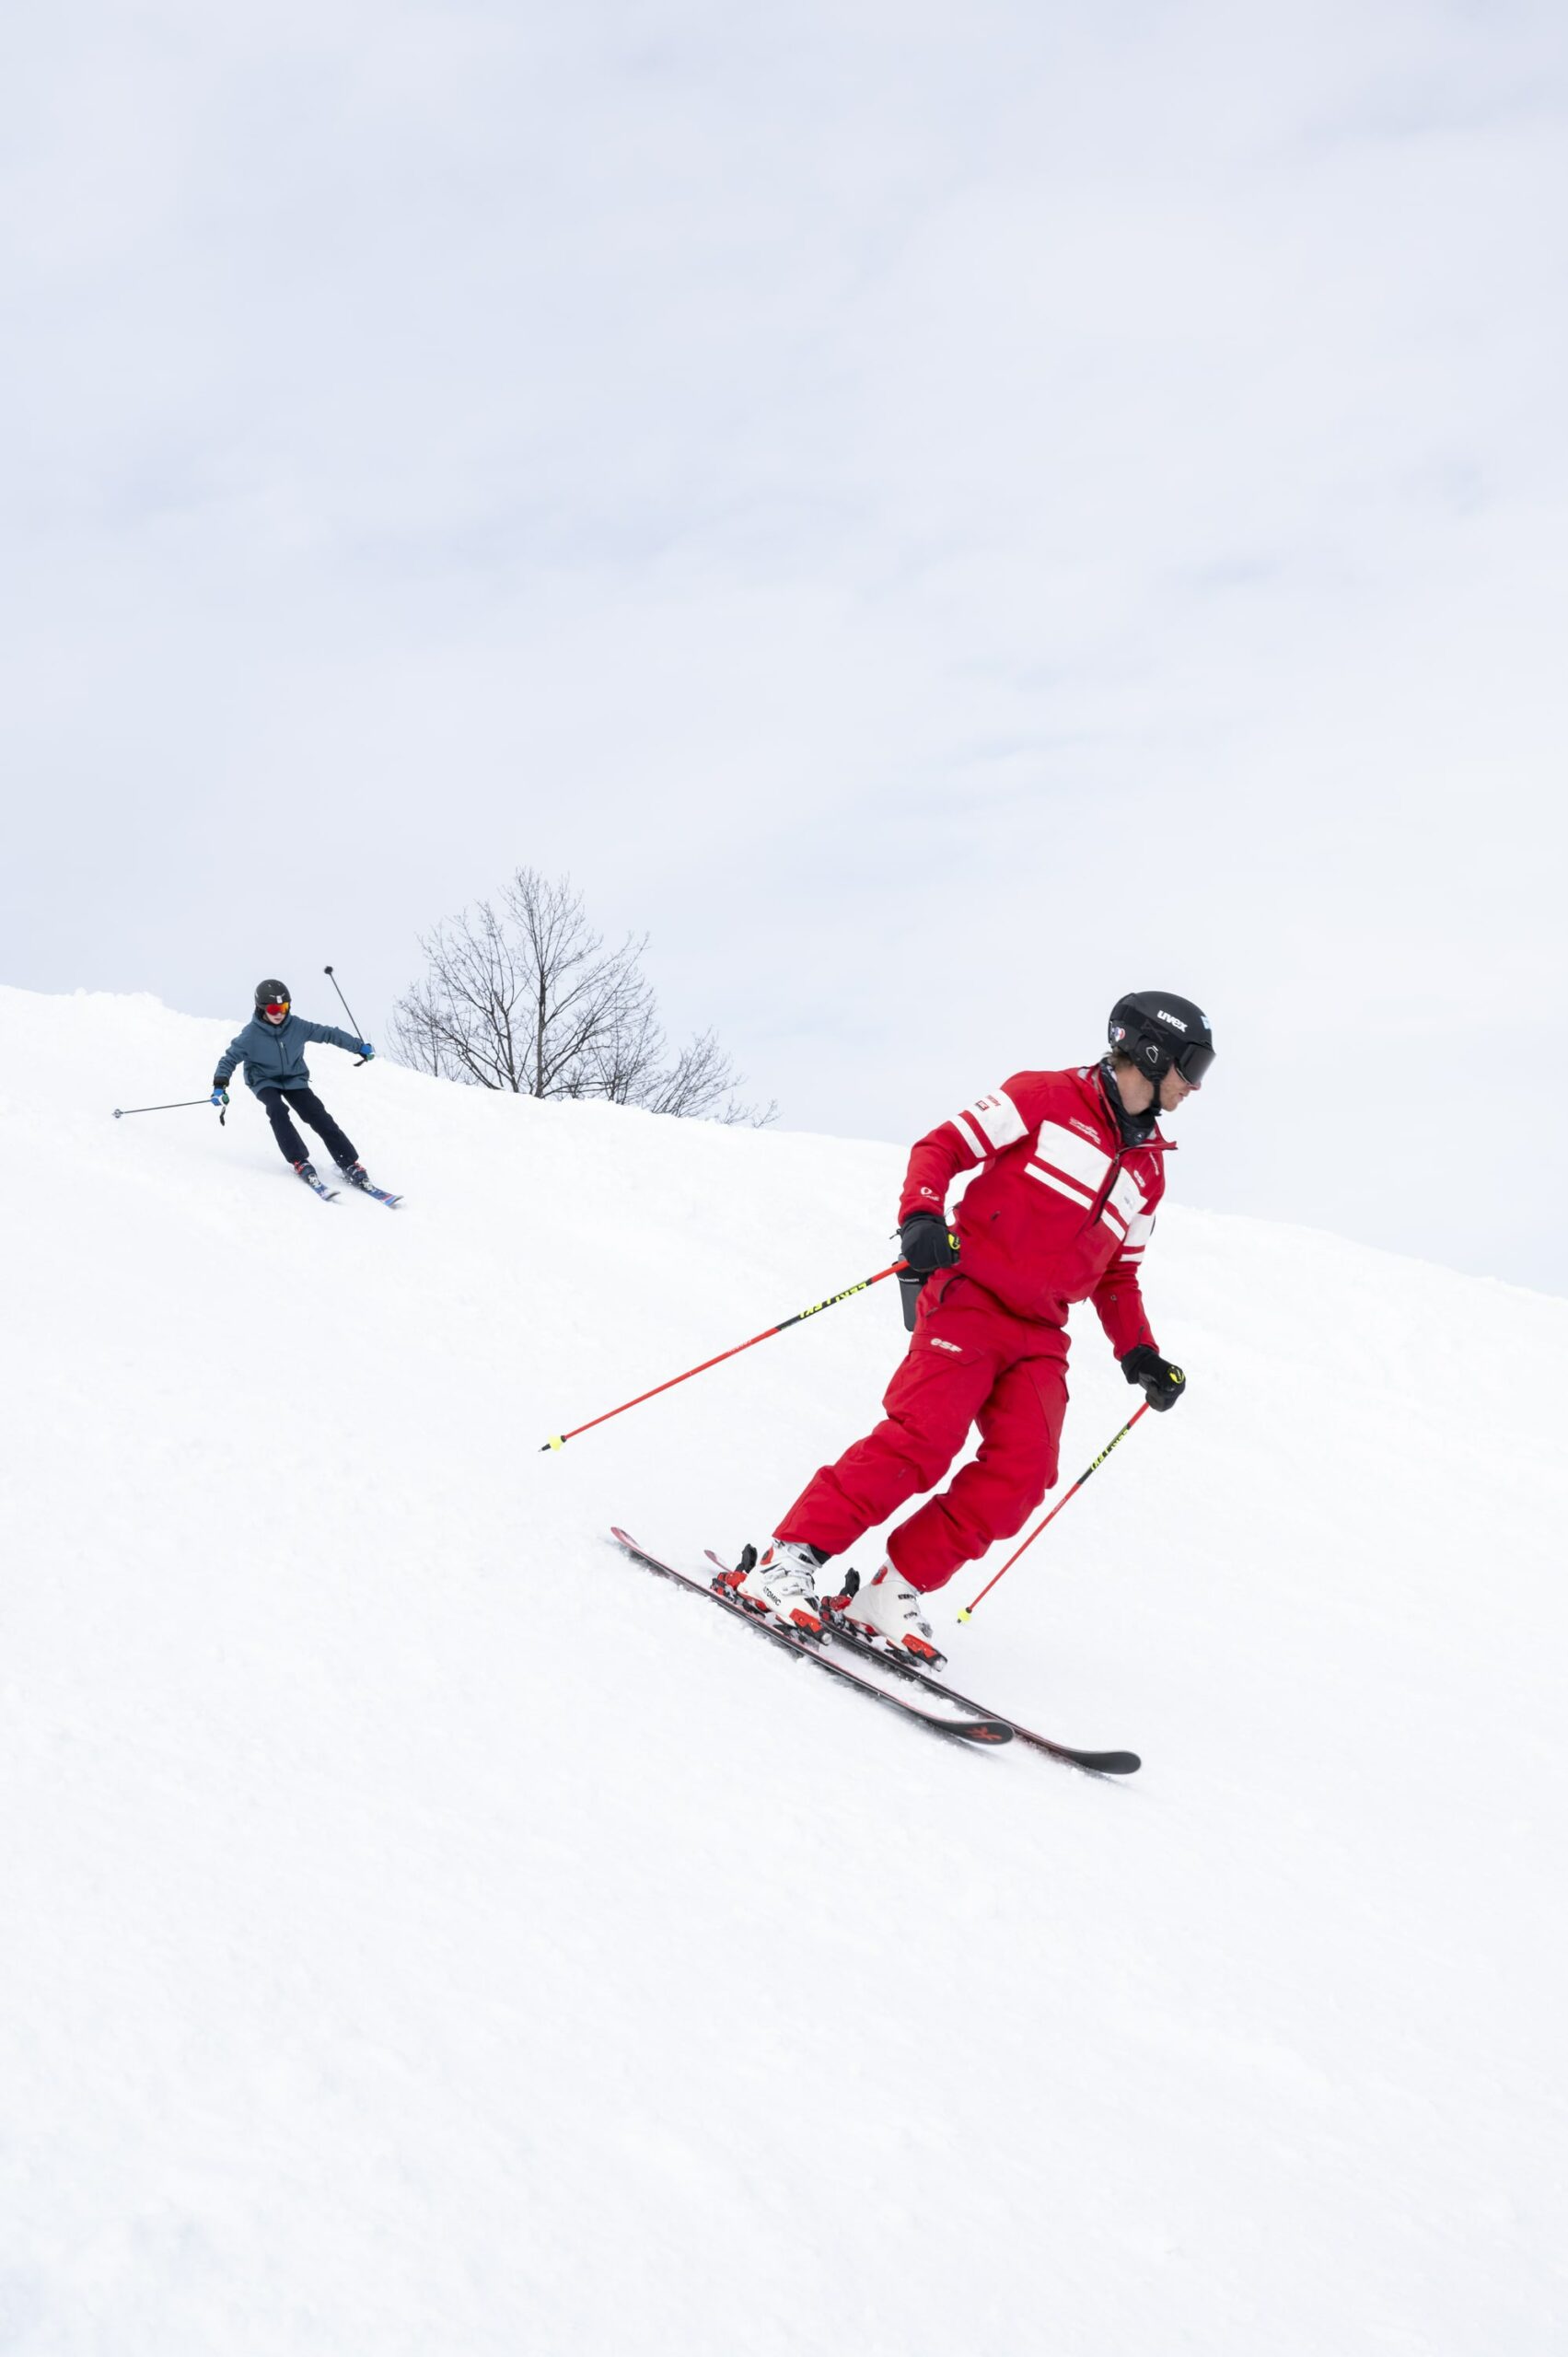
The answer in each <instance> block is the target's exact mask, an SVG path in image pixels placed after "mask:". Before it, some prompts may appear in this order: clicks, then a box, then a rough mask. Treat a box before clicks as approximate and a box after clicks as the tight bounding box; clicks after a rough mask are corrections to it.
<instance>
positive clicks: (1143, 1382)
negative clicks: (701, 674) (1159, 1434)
mask: <svg viewBox="0 0 1568 2357" xmlns="http://www.w3.org/2000/svg"><path fill="white" fill-rule="evenodd" d="M1120 1364H1121V1372H1122V1374H1123V1375H1124V1376H1126V1377H1127V1380H1128V1382H1129V1383H1135V1384H1137V1385H1138V1386H1139V1387H1140V1388H1141V1389H1142V1391H1143V1394H1144V1399H1146V1400H1147V1401H1148V1403H1149V1405H1150V1407H1151V1408H1157V1409H1158V1410H1159V1411H1160V1413H1161V1414H1162V1415H1163V1414H1164V1413H1165V1411H1166V1410H1167V1408H1174V1407H1175V1405H1176V1403H1177V1401H1178V1400H1179V1399H1180V1397H1181V1395H1182V1393H1183V1392H1184V1391H1185V1390H1186V1388H1187V1377H1186V1376H1184V1375H1183V1374H1182V1372H1181V1369H1180V1368H1179V1366H1172V1364H1171V1363H1170V1361H1169V1360H1168V1359H1162V1358H1161V1356H1160V1354H1159V1353H1158V1352H1157V1351H1156V1349H1155V1346H1154V1344H1153V1343H1152V1342H1140V1343H1139V1344H1138V1346H1137V1348H1136V1350H1132V1351H1129V1352H1128V1353H1127V1355H1126V1357H1125V1358H1124V1359H1122V1360H1121V1362H1120Z"/></svg>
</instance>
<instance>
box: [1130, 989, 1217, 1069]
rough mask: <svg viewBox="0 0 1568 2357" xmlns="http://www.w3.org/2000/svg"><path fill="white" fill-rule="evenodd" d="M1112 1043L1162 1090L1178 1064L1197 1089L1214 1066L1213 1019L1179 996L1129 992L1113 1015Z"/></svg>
mask: <svg viewBox="0 0 1568 2357" xmlns="http://www.w3.org/2000/svg"><path fill="white" fill-rule="evenodd" d="M1109 1039H1110V1044H1111V1046H1112V1047H1113V1048H1116V1049H1119V1050H1120V1051H1121V1054H1122V1055H1124V1056H1131V1057H1132V1062H1134V1063H1135V1064H1136V1065H1137V1067H1138V1070H1139V1071H1140V1072H1141V1073H1142V1074H1144V1077H1145V1078H1146V1079H1149V1080H1152V1081H1153V1082H1154V1084H1155V1086H1156V1088H1157V1087H1158V1086H1159V1085H1160V1083H1161V1081H1162V1080H1163V1079H1164V1078H1165V1076H1166V1074H1167V1072H1168V1071H1169V1070H1170V1068H1171V1066H1172V1064H1174V1065H1175V1066H1176V1069H1177V1071H1178V1072H1179V1074H1181V1077H1182V1079H1183V1080H1185V1081H1190V1082H1191V1085H1192V1086H1193V1087H1194V1088H1196V1087H1197V1086H1199V1085H1200V1083H1201V1082H1202V1078H1203V1075H1204V1074H1205V1073H1206V1072H1207V1071H1208V1069H1209V1066H1210V1065H1211V1064H1212V1063H1213V1062H1214V1033H1213V1032H1212V1031H1211V1030H1210V1029H1209V1018H1208V1016H1206V1015H1205V1014H1204V1013H1203V1012H1202V1009H1201V1008H1200V1007H1196V1006H1194V1005H1193V1004H1192V1002H1191V999H1190V998H1180V997H1179V996H1178V994H1177V993H1176V992H1175V991H1129V992H1128V993H1127V995H1126V997H1125V998H1119V999H1118V1000H1117V1002H1116V1004H1115V1005H1114V1006H1113V1007H1112V1008H1111V1010H1110V1030H1109Z"/></svg>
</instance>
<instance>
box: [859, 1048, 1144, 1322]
mask: <svg viewBox="0 0 1568 2357" xmlns="http://www.w3.org/2000/svg"><path fill="white" fill-rule="evenodd" d="M1172 1150H1173V1149H1172V1147H1171V1146H1170V1144H1169V1143H1168V1141H1167V1140H1166V1139H1165V1138H1163V1137H1161V1135H1160V1133H1159V1132H1158V1130H1157V1129H1156V1131H1155V1132H1154V1134H1153V1136H1152V1137H1151V1138H1150V1139H1149V1141H1148V1143H1147V1144H1145V1145H1135V1146H1126V1145H1123V1144H1122V1142H1121V1131H1120V1129H1119V1128H1118V1127H1117V1123H1116V1118H1115V1116H1114V1114H1113V1113H1112V1112H1111V1109H1110V1108H1109V1105H1108V1104H1107V1103H1106V1099H1105V1091H1104V1087H1103V1086H1102V1084H1101V1080H1100V1075H1099V1070H1098V1066H1097V1065H1094V1064H1086V1065H1084V1066H1083V1067H1082V1068H1081V1069H1079V1070H1077V1071H1074V1072H1016V1073H1015V1074H1013V1077H1012V1079H1011V1080H1009V1081H1007V1082H1005V1084H1004V1086H1002V1087H1001V1088H1000V1089H999V1090H998V1091H997V1092H996V1094H995V1096H993V1097H981V1098H980V1100H979V1102H978V1103H977V1104H974V1105H970V1106H968V1107H966V1109H964V1111H963V1112H961V1113H960V1114H959V1115H958V1118H957V1120H951V1121H944V1122H943V1124H942V1126H941V1128H940V1129H937V1130H933V1131H932V1132H931V1133H930V1135H929V1136H928V1137H923V1138H922V1139H921V1140H920V1143H919V1144H917V1145H916V1146H915V1148H914V1150H913V1151H912V1154H911V1155H910V1161H909V1169H908V1172H907V1173H906V1175H905V1178H904V1191H903V1193H902V1195H901V1196H900V1199H899V1220H900V1225H902V1223H903V1222H904V1221H905V1220H906V1219H908V1218H909V1216H910V1214H911V1213H912V1212H935V1213H936V1214H937V1215H938V1217H940V1216H941V1214H942V1213H943V1212H944V1211H945V1209H946V1207H947V1190H948V1189H949V1188H950V1187H951V1185H952V1183H953V1181H954V1179H956V1178H957V1177H958V1173H959V1172H960V1171H962V1170H972V1169H973V1168H974V1167H975V1165H976V1164H977V1163H979V1164H981V1166H982V1167H981V1174H980V1177H979V1178H978V1179H976V1180H975V1181H974V1183H973V1185H972V1186H971V1187H970V1188H969V1189H968V1190H966V1192H965V1194H964V1197H963V1200H962V1202H960V1203H959V1205H958V1211H957V1213H956V1214H955V1216H954V1220H953V1225H954V1227H955V1228H956V1229H957V1231H958V1249H959V1261H958V1266H959V1268H960V1270H961V1271H963V1273H964V1274H966V1275H968V1276H970V1277H973V1278H974V1279H975V1281H976V1282H977V1283H980V1284H982V1285H983V1286H984V1287H985V1289H986V1291H987V1292H988V1293H993V1294H994V1295H996V1298H997V1300H998V1301H1000V1302H1002V1303H1004V1304H1005V1306H1006V1307H1007V1308H1009V1309H1011V1310H1014V1311H1016V1313H1017V1315H1018V1316H1020V1317H1022V1318H1039V1319H1040V1320H1041V1321H1042V1322H1043V1323H1044V1324H1046V1325H1048V1326H1065V1325H1066V1323H1067V1311H1068V1307H1069V1306H1070V1304H1072V1303H1073V1302H1074V1301H1092V1302H1093V1303H1094V1306H1095V1308H1096V1310H1097V1312H1098V1317H1099V1321H1100V1324H1101V1325H1102V1326H1103V1327H1104V1328H1105V1330H1106V1332H1107V1334H1108V1335H1109V1337H1110V1345H1111V1348H1112V1349H1113V1350H1114V1351H1115V1353H1116V1355H1117V1357H1118V1358H1121V1357H1122V1356H1123V1355H1124V1354H1125V1353H1127V1352H1128V1351H1131V1350H1132V1349H1134V1348H1135V1347H1136V1346H1137V1344H1138V1343H1140V1342H1150V1343H1152V1342H1153V1341H1154V1336H1153V1334H1152V1333H1151V1331H1150V1330H1149V1321H1148V1318H1147V1317H1146V1316H1145V1314H1144V1298H1143V1295H1142V1294H1141V1293H1140V1292H1139V1290H1138V1266H1139V1263H1140V1261H1141V1260H1143V1257H1144V1246H1145V1245H1146V1244H1147V1242H1148V1240H1149V1236H1150V1233H1151V1231H1152V1229H1153V1227H1154V1224H1155V1212H1156V1207H1157V1205H1158V1203H1159V1200H1160V1197H1161V1196H1162V1195H1163V1194H1164V1192H1165V1160H1164V1157H1165V1155H1167V1153H1169V1152H1171V1151H1172Z"/></svg>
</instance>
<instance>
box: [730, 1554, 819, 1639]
mask: <svg viewBox="0 0 1568 2357" xmlns="http://www.w3.org/2000/svg"><path fill="white" fill-rule="evenodd" d="M826 1560H827V1559H826V1557H825V1556H822V1555H819V1553H818V1552H817V1550H816V1548H815V1547H800V1546H796V1543H795V1542H794V1540H793V1539H788V1538H775V1539H774V1540H773V1542H772V1545H771V1546H769V1547H764V1548H763V1550H762V1551H761V1554H760V1555H759V1554H758V1552H757V1550H756V1549H755V1547H747V1548H744V1549H743V1550H741V1557H740V1561H739V1562H738V1564H737V1565H736V1568H735V1569H734V1571H733V1572H721V1573H719V1575H718V1577H717V1579H716V1580H714V1586H715V1587H716V1588H717V1589H718V1591H719V1593H720V1595H721V1596H729V1597H730V1598H732V1600H733V1601H734V1602H735V1603H737V1604H743V1605H745V1606H746V1608H747V1609H748V1610H749V1611H750V1612H757V1613H760V1614H761V1616H762V1618H763V1619H764V1620H777V1621H778V1622H779V1623H780V1625H781V1626H782V1627H784V1628H785V1629H791V1630H795V1631H797V1632H798V1633H799V1634H800V1635H801V1636H803V1637H819V1636H820V1635H821V1634H822V1616H821V1614H820V1612H819V1610H818V1608H817V1583H818V1578H819V1574H820V1572H821V1569H822V1565H823V1563H824V1562H825V1561H826Z"/></svg>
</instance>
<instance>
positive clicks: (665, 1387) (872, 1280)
mask: <svg viewBox="0 0 1568 2357" xmlns="http://www.w3.org/2000/svg"><path fill="white" fill-rule="evenodd" d="M904 1266H905V1263H904V1262H903V1261H902V1260H893V1261H890V1262H889V1265H888V1267H887V1268H885V1269H878V1270H877V1274H876V1275H875V1276H874V1277H862V1279H861V1281H860V1283H858V1284H857V1285H846V1286H845V1287H844V1289H843V1291H842V1293H835V1294H830V1295H829V1296H828V1298H827V1300H826V1301H814V1302H813V1303H812V1305H811V1306H810V1308H809V1309H797V1310H796V1313H795V1316H794V1317H793V1318H780V1320H779V1322H778V1324H777V1325H776V1326H768V1327H765V1328H764V1329H763V1330H762V1332H761V1334H753V1335H752V1337H751V1340H750V1341H749V1342H737V1343H736V1344H735V1346H734V1348H733V1349H732V1350H727V1351H720V1353H719V1354H718V1356H717V1357H716V1358H712V1359H704V1360H703V1364H702V1365H701V1366H689V1367H688V1368H687V1370H686V1372H685V1374H684V1375H672V1376H670V1378H669V1381H668V1383H656V1384H655V1386H654V1387H653V1389H652V1390H651V1391H639V1392H638V1394H637V1396H636V1398H635V1399H623V1400H622V1401H621V1405H620V1407H619V1408H607V1409H606V1410H605V1411H604V1413H603V1415H602V1416H590V1417H589V1418H588V1421H587V1423H586V1424H574V1425H573V1427H572V1429H571V1431H570V1432H569V1433H552V1434H551V1435H550V1438H549V1439H548V1440H547V1441H543V1442H541V1443H540V1456H541V1457H542V1456H543V1455H544V1452H545V1450H546V1449H549V1448H564V1447H565V1446H566V1444H567V1442H568V1441H569V1440H575V1439H576V1437H577V1434H579V1433H591V1432H592V1430H593V1428H594V1426H595V1425H596V1424H608V1423H609V1422H610V1418H611V1416H623V1415H624V1414H625V1413H626V1411H627V1409H628V1408H640V1407H641V1406H642V1404H643V1402H644V1400H645V1399H657V1398H658V1396H659V1393H660V1392H661V1391H673V1390H674V1388H675V1387H676V1385H677V1384H678V1383H690V1382H691V1377H692V1376H694V1375H705V1374H706V1373H707V1371H708V1369H709V1367H711V1366H722V1365H723V1364H724V1362H725V1360H726V1359H733V1358H738V1357H739V1355H740V1353H741V1352H742V1351H752V1350H755V1349H756V1347H757V1345H758V1343H759V1342H766V1341H769V1340H770V1339H771V1338H772V1336H773V1335H774V1334H782V1333H783V1332H784V1328H785V1327H786V1326H798V1325H799V1324H800V1322H801V1320H802V1318H815V1317H816V1316H817V1315H818V1313H819V1311H820V1310H824V1309H836V1308H837V1307H838V1305H839V1303H840V1302H841V1301H849V1300H850V1299H852V1298H853V1296H854V1295H855V1294H857V1293H864V1292H865V1290H866V1287H867V1286H868V1285H879V1284H880V1283H881V1282H882V1280H883V1278H884V1277H891V1276H896V1275H897V1274H898V1272H899V1271H900V1269H901V1268H903V1267H904Z"/></svg>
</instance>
